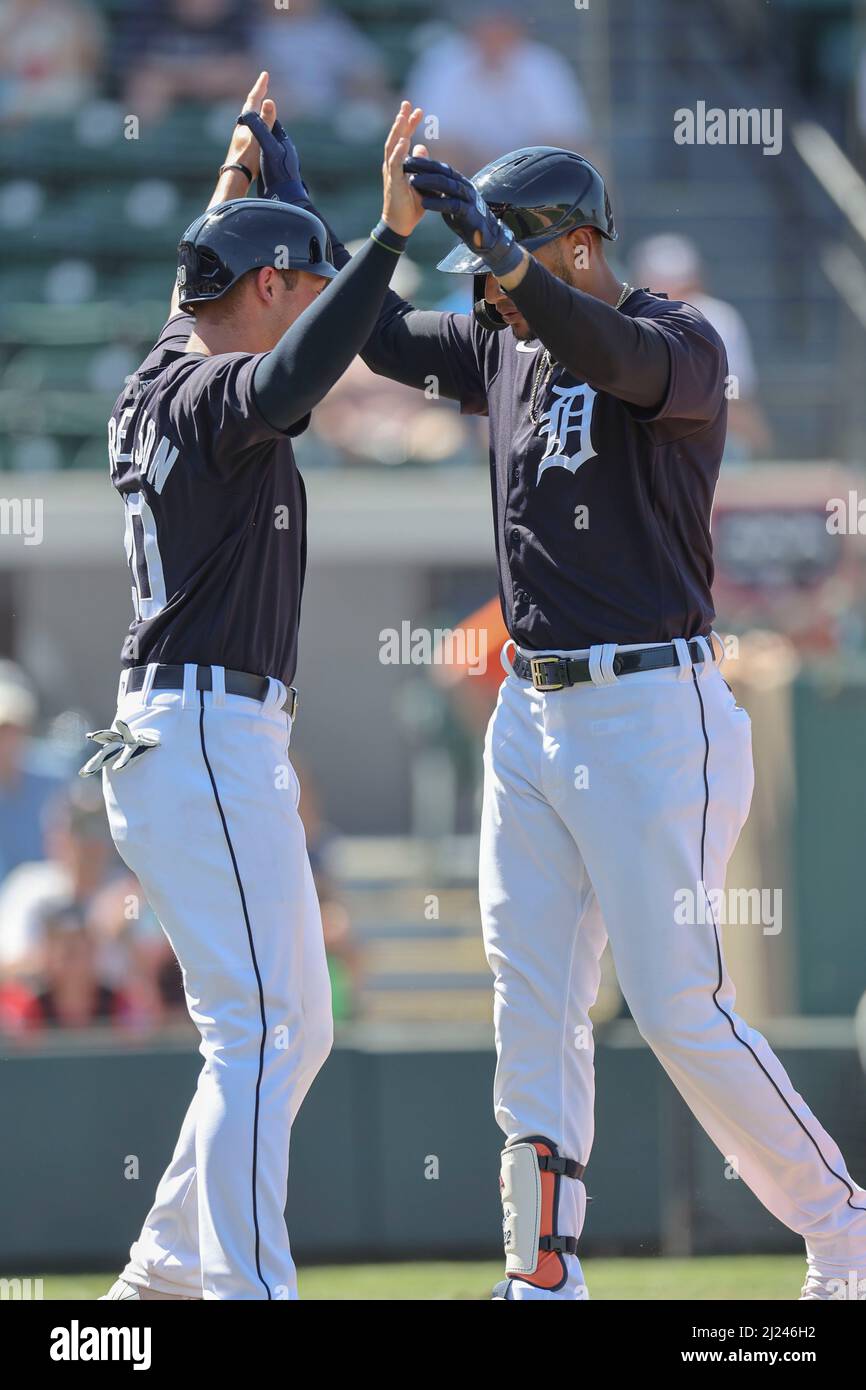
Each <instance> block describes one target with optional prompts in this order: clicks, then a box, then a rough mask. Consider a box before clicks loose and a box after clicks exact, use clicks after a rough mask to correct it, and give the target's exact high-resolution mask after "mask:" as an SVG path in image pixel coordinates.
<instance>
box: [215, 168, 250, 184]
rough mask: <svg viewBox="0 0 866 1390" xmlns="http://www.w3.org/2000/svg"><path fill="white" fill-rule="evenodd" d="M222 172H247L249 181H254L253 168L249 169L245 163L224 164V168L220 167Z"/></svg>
mask: <svg viewBox="0 0 866 1390" xmlns="http://www.w3.org/2000/svg"><path fill="white" fill-rule="evenodd" d="M220 173H221V174H228V173H237V174H246V176H247V183H252V181H253V171H252V169H248V168H247V166H246V165H245V164H224V165H223V166H222V168H221V169H220Z"/></svg>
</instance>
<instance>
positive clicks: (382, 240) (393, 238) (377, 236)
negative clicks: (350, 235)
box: [370, 217, 409, 256]
mask: <svg viewBox="0 0 866 1390" xmlns="http://www.w3.org/2000/svg"><path fill="white" fill-rule="evenodd" d="M370 236H371V237H372V239H373V241H377V242H378V243H379V245H380V246H384V247H385V250H386V251H393V252H394V255H395V256H399V255H400V253H401V251H405V250H406V246H407V244H408V241H409V238H408V237H407V236H401V235H400V233H399V232H395V231H394V229H393V228H392V227H389V226H388V223H387V222H386V221H385V220H384V218H381V217H380V219H379V221H378V222H377V223H376V225H375V227H374V228H373V230H372V232H371V233H370Z"/></svg>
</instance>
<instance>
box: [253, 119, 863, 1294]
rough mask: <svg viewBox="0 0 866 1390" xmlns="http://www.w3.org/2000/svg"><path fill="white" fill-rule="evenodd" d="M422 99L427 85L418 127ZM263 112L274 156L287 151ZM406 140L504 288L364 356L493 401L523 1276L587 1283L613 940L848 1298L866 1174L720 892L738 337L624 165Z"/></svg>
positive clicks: (731, 1142) (519, 1280)
mask: <svg viewBox="0 0 866 1390" xmlns="http://www.w3.org/2000/svg"><path fill="white" fill-rule="evenodd" d="M420 119H421V112H420V111H417V110H416V111H411V110H410V108H409V105H408V103H404V105H403V107H402V109H401V120H402V122H403V124H402V125H401V127H400V129H401V131H402V132H403V134H404V135H405V136H407V137H408V136H412V135H413V134H414V131H415V129H416V128H417V125H418V123H419V121H420ZM261 133H262V139H263V145H264V151H263V167H264V169H265V171H266V173H267V171H268V168H269V167H271V166H273V167H277V166H278V165H279V161H280V159H281V158H282V157H283V156H282V155H280V153H279V150H278V149H277V142H275V141H274V140H273V138H272V137H269V136H268V133H267V132H261ZM405 167H406V169H407V170H408V172H409V174H410V177H411V182H412V184H413V187H414V190H415V192H416V194H417V195H418V198H419V201H420V204H421V205H422V206H423V207H424V208H426V209H428V210H430V211H433V212H435V213H439V214H441V215H442V217H443V218H444V220H445V222H446V223H447V225H448V226H449V227H450V229H451V230H452V231H453V232H454V233H455V235H456V236H457V237H458V238H459V241H460V245H458V247H457V248H456V250H455V252H453V253H452V255H451V256H449V257H447V258H446V260H445V261H444V262H443V263H442V266H441V268H442V269H443V270H446V271H462V272H465V273H469V274H472V275H473V276H475V277H476V282H477V285H478V291H477V293H476V298H477V299H478V300H479V304H478V305H477V306H476V310H475V312H474V313H473V314H472V315H461V314H452V313H430V312H421V311H419V310H416V309H414V308H413V307H412V306H411V305H409V304H407V303H405V302H404V301H402V300H400V299H398V297H397V296H396V295H395V294H393V293H389V294H388V295H387V296H386V298H385V303H384V307H383V310H382V313H381V314H380V316H379V319H378V322H377V324H376V327H375V330H374V332H373V333H372V335H371V337H370V340H369V341H368V343H367V345H366V347H365V349H364V351H363V353H362V356H363V358H364V360H365V361H366V362H367V364H368V365H369V366H370V367H372V368H373V370H374V371H377V372H381V373H382V374H384V375H386V376H389V377H393V378H394V379H395V380H398V381H402V382H405V383H407V384H409V385H413V386H417V387H419V388H424V387H425V386H427V387H429V382H430V379H431V378H433V379H435V380H437V381H438V386H439V390H440V392H441V393H442V394H443V395H445V396H448V397H450V398H451V399H453V400H456V401H459V403H460V406H461V409H462V410H464V411H471V412H477V413H486V414H487V415H488V416H489V419H490V442H491V482H492V496H493V516H494V527H495V544H496V554H497V560H498V567H499V589H500V600H501V604H502V611H503V615H504V618H505V623H506V626H507V629H508V632H509V634H510V640H509V642H508V643H507V644H506V648H505V649H504V651H503V666H504V669H505V673H506V674H505V680H504V682H503V684H502V686H501V688H500V692H499V697H498V703H497V706H496V710H495V712H494V714H493V716H492V718H491V721H490V725H489V727H488V730H487V737H486V742H485V750H484V767H485V793H484V808H483V813H482V826H481V853H480V897H481V909H482V920H483V930H484V940H485V946H486V951H487V957H488V960H489V962H490V966H491V968H492V970H493V974H494V977H495V985H494V991H495V992H494V1000H495V1004H494V1010H495V1030H496V1047H497V1055H498V1062H497V1068H496V1079H495V1110H496V1118H497V1120H498V1122H499V1125H500V1127H501V1128H502V1130H503V1131H504V1133H505V1136H506V1143H505V1148H504V1151H503V1154H502V1168H501V1192H502V1201H503V1212H504V1231H505V1266H506V1275H507V1278H506V1280H505V1281H503V1283H502V1285H500V1286H499V1287H498V1289H497V1291H496V1292H495V1294H494V1297H496V1298H501V1299H506V1300H533V1299H572V1300H573V1299H582V1298H586V1297H587V1292H586V1288H585V1284H584V1279H583V1275H582V1272H581V1267H580V1261H579V1258H578V1242H579V1238H580V1234H581V1228H582V1226H583V1221H584V1213H585V1206H586V1191H585V1187H584V1183H583V1175H584V1169H585V1166H586V1164H587V1162H588V1160H589V1155H590V1149H591V1146H592V1137H593V1084H594V1082H593V1049H592V1025H591V1022H590V1019H589V1010H590V1009H591V1007H592V1005H593V1002H594V1000H595V996H596V991H597V988H598V984H599V960H600V957H601V954H602V951H603V949H604V946H605V943H606V942H607V940H608V939H609V940H610V943H611V947H612V950H613V955H614V959H615V962H616V967H617V972H618V975H619V981H620V984H621V986H622V989H623V992H624V994H625V997H626V999H627V1001H628V1004H629V1007H630V1009H631V1012H632V1014H633V1016H634V1018H635V1020H636V1022H637V1025H638V1028H639V1029H640V1031H641V1032H642V1034H643V1036H644V1038H645V1039H646V1040H647V1042H648V1043H649V1045H650V1047H651V1048H652V1049H653V1051H654V1052H655V1054H656V1056H657V1057H658V1059H659V1061H660V1062H661V1064H662V1066H663V1067H664V1068H665V1070H666V1071H667V1073H668V1075H669V1076H670V1077H671V1079H672V1081H673V1082H674V1084H675V1085H676V1086H677V1088H678V1089H679V1091H680V1092H681V1094H682V1095H683V1097H684V1098H685V1100H686V1101H687V1102H688V1104H689V1106H690V1107H691V1109H692V1111H693V1112H694V1114H695V1116H696V1117H697V1119H698V1120H699V1121H700V1123H701V1124H702V1125H703V1127H704V1129H705V1130H706V1131H707V1133H708V1134H709V1135H710V1137H711V1138H712V1139H713V1140H714V1141H715V1143H716V1144H717V1145H718V1147H719V1148H720V1150H721V1151H722V1153H723V1154H725V1155H736V1159H737V1165H738V1172H739V1176H740V1177H741V1178H742V1179H743V1180H744V1181H745V1182H746V1183H747V1184H748V1185H749V1187H751V1189H752V1191H753V1192H755V1193H756V1195H757V1196H758V1197H759V1198H760V1199H761V1201H762V1202H763V1203H764V1205H765V1206H766V1207H767V1208H768V1209H769V1210H770V1211H771V1212H773V1214H774V1215H775V1216H777V1217H778V1218H779V1220H780V1221H782V1222H784V1223H785V1224H786V1225H787V1226H789V1227H790V1228H791V1229H792V1230H794V1231H798V1232H799V1233H800V1234H802V1235H804V1236H805V1238H806V1249H807V1254H808V1274H807V1279H806V1283H805V1285H804V1290H803V1294H802V1297H804V1298H809V1299H822V1298H830V1297H833V1296H838V1293H836V1292H835V1291H836V1290H838V1288H839V1282H838V1281H840V1280H842V1281H844V1280H846V1279H848V1277H849V1274H850V1271H852V1270H854V1271H859V1275H860V1277H861V1278H863V1276H866V1191H864V1190H863V1189H862V1188H861V1187H859V1186H858V1185H857V1184H856V1183H855V1182H854V1180H853V1179H852V1178H851V1176H850V1174H849V1173H848V1170H847V1168H846V1166H845V1162H844V1159H843V1158H842V1155H841V1153H840V1152H839V1149H838V1148H837V1146H836V1145H835V1143H834V1142H833V1140H832V1139H831V1137H830V1135H829V1134H827V1132H826V1131H825V1130H824V1129H823V1128H822V1126H821V1124H820V1123H819V1121H818V1120H817V1118H816V1117H815V1115H814V1114H813V1113H812V1112H811V1110H810V1109H809V1108H808V1106H807V1105H806V1103H805V1102H804V1101H803V1099H802V1098H801V1097H800V1096H799V1095H798V1094H797V1092H796V1090H795V1089H794V1087H793V1085H792V1084H791V1081H790V1079H789V1078H788V1076H787V1075H786V1073H785V1071H784V1069H783V1067H782V1066H781V1064H780V1063H779V1061H778V1059H777V1058H776V1057H775V1056H774V1054H773V1052H772V1051H771V1049H770V1047H769V1045H768V1044H767V1042H766V1040H765V1039H764V1038H763V1037H762V1036H761V1034H760V1033H758V1032H756V1031H755V1030H754V1029H752V1028H750V1027H749V1026H748V1024H747V1023H745V1022H744V1021H743V1019H742V1018H740V1017H739V1016H738V1014H737V1013H736V1011H735V1007H734V987H733V984H732V982H731V979H730V977H729V975H728V973H727V970H726V968H725V964H724V960H723V956H722V949H721V941H720V935H719V924H718V921H717V920H716V915H715V913H714V910H713V907H712V904H713V902H714V901H718V893H719V892H720V891H721V890H722V889H723V887H724V880H725V869H726V865H727V862H728V859H729V857H730V855H731V852H732V850H733V848H734V845H735V843H736V840H737V837H738V835H739V832H740V830H741V828H742V825H743V823H744V821H745V819H746V816H747V814H748V810H749V803H750V799H751V794H752V785H753V772H752V757H751V736H750V724H749V718H748V715H747V714H746V713H745V711H744V710H742V709H740V708H738V706H737V704H736V702H735V700H734V697H733V695H732V694H731V691H730V689H729V688H728V686H727V684H726V682H725V681H724V680H723V678H722V675H721V672H720V670H719V666H720V664H721V660H722V644H721V643H720V642H719V640H718V639H717V638H716V637H715V635H714V634H713V630H712V623H713V616H714V614H713V604H712V595H711V591H710V586H711V582H712V576H713V560H712V545H711V540H710V512H711V508H712V502H713V493H714V489H715V486H716V480H717V477H718V473H719V464H720V460H721V457H722V450H723V447H724V440H725V421H726V402H725V385H726V372H727V365H726V360H725V350H724V347H723V345H722V343H721V340H720V339H719V336H718V334H717V333H716V332H715V330H714V329H713V328H712V327H711V326H710V324H709V323H708V322H707V320H706V319H705V318H704V317H703V316H702V315H701V314H700V313H699V312H698V311H697V310H696V309H694V308H693V307H692V306H691V305H689V304H686V303H682V302H679V301H671V300H668V299H667V298H666V297H665V296H664V295H658V294H653V293H651V292H650V291H648V290H646V289H638V288H634V287H633V286H631V285H628V284H623V283H622V282H621V281H620V280H619V279H618V277H617V276H616V275H615V274H614V272H613V270H612V268H611V267H610V265H609V264H608V262H607V260H606V257H605V246H606V244H607V243H608V242H609V241H612V240H613V238H614V237H615V235H616V232H615V228H614V222H613V216H612V213H611V209H610V204H609V202H608V198H607V194H606V191H605V187H604V182H603V180H602V178H601V175H600V174H599V173H598V171H597V170H596V169H595V168H594V167H593V166H592V165H591V164H589V163H588V161H586V160H585V159H582V158H581V157H580V156H579V155H577V154H575V153H573V152H572V151H570V150H559V149H551V148H535V149H526V150H517V151H515V152H513V153H512V154H508V155H505V156H504V157H503V158H502V159H498V160H495V161H494V162H493V163H492V164H490V165H488V166H487V167H486V168H485V169H483V170H481V171H480V173H479V174H477V175H476V176H475V178H473V179H468V178H465V177H464V176H463V175H462V174H460V173H458V172H457V171H456V170H454V169H452V168H450V167H449V166H447V165H443V164H440V163H438V162H437V161H435V160H431V159H430V158H429V157H428V155H427V151H426V149H425V148H424V147H423V146H416V147H415V150H414V151H413V155H412V157H411V158H410V159H408V160H407V163H406V166H405ZM345 257H346V252H345V251H344V249H343V248H342V246H341V245H340V244H339V242H337V241H336V240H335V241H334V262H335V264H336V265H343V264H344V263H345ZM689 900H691V902H692V903H693V905H694V910H693V911H692V913H691V915H689V911H688V908H686V909H685V912H683V909H682V904H683V903H684V902H685V903H686V904H687V903H688V901H689Z"/></svg>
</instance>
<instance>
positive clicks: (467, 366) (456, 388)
mask: <svg viewBox="0 0 866 1390" xmlns="http://www.w3.org/2000/svg"><path fill="white" fill-rule="evenodd" d="M266 107H267V104H266ZM422 114H423V113H422V112H421V111H420V109H419V108H417V107H415V108H414V109H413V107H412V106H411V104H410V103H409V102H408V101H403V102H401V104H400V109H399V111H398V112H397V116H396V119H395V121H394V125H393V126H392V128H391V132H390V134H389V136H388V142H389V146H388V147H386V149H387V148H389V147H390V148H393V146H394V144H395V143H396V142H397V141H398V140H399V141H405V142H408V143H409V144H411V142H412V138H413V136H414V135H415V133H416V131H417V128H418V125H419V123H420V121H421V118H422ZM240 122H241V123H242V125H244V126H246V127H248V128H249V130H251V131H252V132H253V133H254V134H255V136H256V138H257V140H258V141H259V144H260V146H261V181H262V185H263V193H264V196H265V197H266V198H270V199H276V200H278V201H282V202H288V203H295V204H297V205H298V206H300V207H304V208H308V209H309V210H310V211H312V212H314V213H315V214H316V215H317V216H318V217H320V218H321V220H322V221H323V222H324V224H325V226H326V227H327V230H328V234H329V237H330V240H331V259H332V261H333V264H334V265H335V266H336V267H337V269H338V270H342V269H343V267H344V266H346V265H348V264H349V262H350V261H351V259H352V258H351V256H350V255H349V252H348V251H347V250H346V248H345V246H344V245H343V243H342V241H341V240H340V238H339V236H338V235H337V234H336V233H335V232H334V229H333V227H332V226H331V225H330V223H329V222H328V220H327V219H326V218H325V217H323V216H322V212H321V209H320V208H318V207H317V206H315V205H314V203H313V202H312V201H311V199H310V195H309V191H308V189H307V186H306V184H305V183H304V180H303V177H302V174H301V164H300V158H299V155H298V151H297V149H296V147H295V144H294V142H293V140H292V138H291V136H290V135H289V134H288V133H287V132H286V131H285V130H284V129H283V127H282V126H281V125H280V123H279V121H276V122H273V123H272V124H271V127H270V128H269V125H268V122H267V109H266V108H265V109H264V110H263V112H262V115H261V116H260V115H259V114H258V113H257V112H256V111H255V110H254V109H253V108H250V109H249V111H247V112H245V113H244V114H242V115H241V117H240ZM413 153H414V154H415V155H417V156H425V155H426V154H427V149H426V146H424V145H417V144H416V145H414V146H413ZM406 196H408V197H411V199H412V206H413V208H414V211H415V213H416V214H417V216H418V217H419V218H420V217H421V216H422V215H423V211H424V209H423V206H422V204H421V199H420V197H419V196H418V195H417V194H415V193H414V191H413V190H411V188H409V187H408V186H407V191H406ZM361 357H362V358H363V359H364V361H365V362H366V364H367V366H368V367H370V369H371V370H372V371H374V372H376V373H378V375H380V376H387V377H390V378H391V379H392V380H394V381H400V382H402V383H403V384H404V385H406V386H415V387H417V388H418V389H420V390H426V389H427V388H428V387H429V384H430V379H431V377H432V378H435V379H436V381H437V382H438V385H439V392H440V394H441V395H443V396H445V397H447V398H448V399H451V400H458V401H461V402H462V403H463V404H464V407H465V408H467V409H472V410H474V409H478V408H480V407H481V404H482V402H483V399H484V395H485V387H484V379H483V369H482V364H481V362H480V360H479V355H478V351H477V344H476V338H475V335H474V333H473V328H472V320H471V319H470V318H469V317H468V316H467V315H464V314H446V313H440V312H437V311H435V310H424V309H416V308H415V307H414V305H412V304H409V303H407V301H406V300H404V299H401V298H400V296H399V295H397V294H395V293H394V291H393V290H390V289H389V290H388V292H387V293H386V295H385V297H384V301H383V303H382V305H381V308H380V312H379V314H378V316H377V319H376V322H375V324H374V326H373V329H372V331H371V333H370V335H369V338H368V339H367V341H366V343H365V345H364V347H363V350H362V351H361Z"/></svg>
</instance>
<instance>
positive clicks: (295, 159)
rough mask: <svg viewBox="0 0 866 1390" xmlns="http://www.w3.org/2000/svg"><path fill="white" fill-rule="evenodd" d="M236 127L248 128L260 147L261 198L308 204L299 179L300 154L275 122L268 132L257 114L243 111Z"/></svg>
mask: <svg viewBox="0 0 866 1390" xmlns="http://www.w3.org/2000/svg"><path fill="white" fill-rule="evenodd" d="M238 125H245V126H248V127H249V129H250V130H251V131H252V132H253V135H254V136H255V137H256V139H257V140H258V142H259V146H260V147H261V151H262V159H261V174H260V182H261V189H262V197H263V198H271V199H275V200H276V201H277V202H280V203H306V202H309V194H308V192H307V186H306V184H305V183H304V181H303V179H302V178H301V158H300V155H299V154H298V151H297V149H296V148H295V143H294V141H293V140H292V137H291V136H290V135H287V134H286V132H285V130H284V129H283V127H282V126H281V125H280V123H279V121H274V128H273V130H268V127H267V126H266V124H265V122H264V121H263V120H262V118H261V116H260V115H259V113H258V112H257V111H245V112H244V113H243V115H241V116H238Z"/></svg>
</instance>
